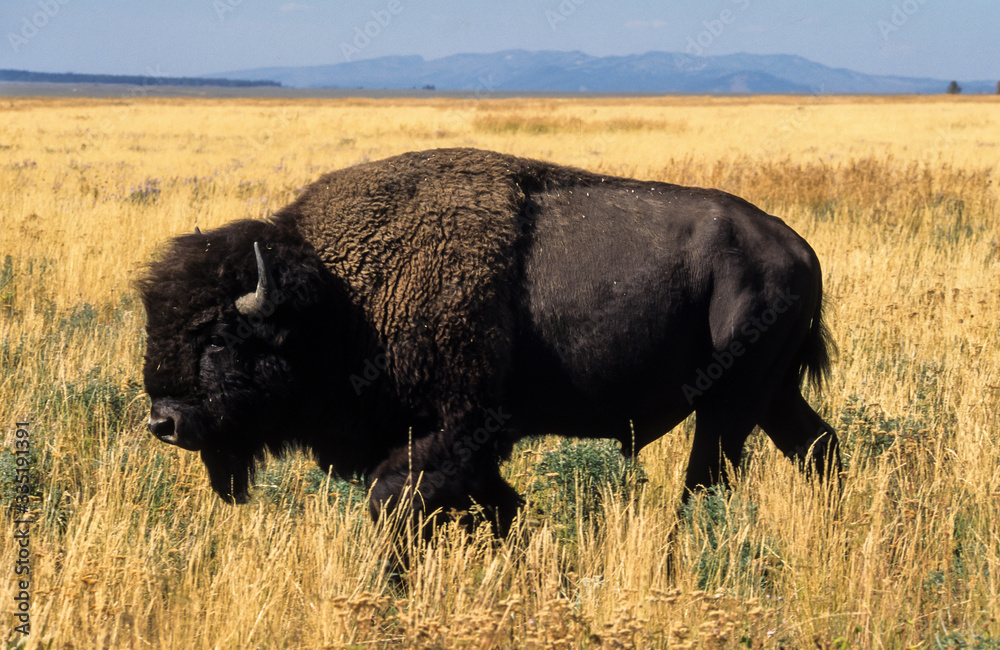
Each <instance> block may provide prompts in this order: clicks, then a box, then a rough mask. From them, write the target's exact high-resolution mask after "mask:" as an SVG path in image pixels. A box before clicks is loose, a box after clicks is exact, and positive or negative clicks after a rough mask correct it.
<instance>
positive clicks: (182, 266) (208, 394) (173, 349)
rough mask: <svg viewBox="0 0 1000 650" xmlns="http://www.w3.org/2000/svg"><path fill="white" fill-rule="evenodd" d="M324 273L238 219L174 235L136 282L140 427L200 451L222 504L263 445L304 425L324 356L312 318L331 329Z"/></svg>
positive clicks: (312, 260) (243, 485) (296, 250)
mask: <svg viewBox="0 0 1000 650" xmlns="http://www.w3.org/2000/svg"><path fill="white" fill-rule="evenodd" d="M269 258H270V259H269ZM324 273H325V271H324V269H323V267H322V264H321V263H320V262H319V259H318V257H317V256H316V255H315V253H313V252H311V249H308V250H307V247H304V245H302V244H301V242H295V241H289V240H287V238H286V239H285V240H284V241H283V240H282V239H281V237H280V233H278V232H277V228H276V227H275V226H274V225H273V224H268V223H262V222H239V223H237V224H232V225H231V226H227V227H226V228H221V229H219V230H216V231H213V232H210V233H207V234H201V233H196V234H194V235H186V236H183V237H179V238H177V239H175V240H174V242H173V245H172V246H171V248H170V249H169V250H168V251H167V253H166V254H165V255H164V256H163V258H162V259H161V260H160V261H158V262H156V263H154V264H153V265H152V267H151V268H150V272H149V275H148V276H147V278H146V279H145V280H143V281H142V283H141V287H140V289H141V293H142V299H143V303H144V305H145V307H146V315H147V323H146V333H147V341H146V358H145V369H144V380H145V385H146V392H147V393H148V394H149V396H150V398H151V399H152V408H151V410H150V414H149V422H148V425H149V429H150V431H151V432H152V433H153V435H155V436H156V437H157V438H159V439H160V440H162V441H163V442H166V443H169V444H173V445H177V446H178V447H181V448H183V449H188V450H192V451H199V452H200V453H201V457H202V460H203V461H204V462H205V466H206V467H207V469H208V472H209V477H210V479H211V482H212V487H213V488H214V489H215V491H216V492H217V493H218V494H219V496H221V497H222V498H223V499H225V500H227V501H236V502H243V501H245V500H246V497H247V490H248V488H249V485H250V481H251V480H252V474H253V469H254V465H255V459H258V458H260V457H261V456H262V455H263V453H264V451H265V449H270V450H271V451H274V452H276V453H279V452H280V451H281V450H282V449H283V448H284V447H285V446H287V445H291V444H295V443H297V442H301V438H300V437H299V431H300V430H301V429H302V428H303V427H305V428H307V425H304V424H303V422H302V415H303V413H302V409H301V408H300V406H299V405H300V404H301V403H302V402H301V401H300V398H302V397H303V395H304V394H305V393H312V392H313V391H314V390H315V389H316V386H315V384H316V377H315V376H314V375H315V363H316V358H317V357H320V358H322V357H327V361H328V362H329V355H328V354H326V352H325V351H324V349H323V347H324V346H323V343H324V341H323V337H318V336H317V332H318V331H319V323H318V321H324V320H325V321H327V323H326V326H327V327H329V326H330V323H329V314H328V313H327V312H328V311H329V307H330V301H329V299H328V297H325V296H323V295H321V294H322V293H323V292H324V287H325V285H327V284H328V282H327V281H326V280H325V279H324V278H323V274H324ZM327 275H328V274H327ZM327 334H328V336H329V335H332V334H333V332H332V331H329V330H328V331H327Z"/></svg>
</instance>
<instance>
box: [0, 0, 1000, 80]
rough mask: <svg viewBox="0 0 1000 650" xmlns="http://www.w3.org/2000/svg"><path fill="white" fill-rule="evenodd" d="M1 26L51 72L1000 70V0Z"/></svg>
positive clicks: (274, 10) (112, 9)
mask: <svg viewBox="0 0 1000 650" xmlns="http://www.w3.org/2000/svg"><path fill="white" fill-rule="evenodd" d="M365 31H367V34H365V33H364V32H365ZM0 36H2V41H0V68H15V69H26V70H35V71H43V72H89V73H114V74H139V75H154V76H196V75H200V74H210V73H216V72H224V71H229V70H240V69H246V68H257V67H273V66H299V65H323V64H330V63H340V62H343V61H344V60H345V57H349V58H352V59H362V58H372V57H378V56H385V55H396V54H419V55H422V56H424V57H425V58H438V57H442V56H447V55H449V54H456V53H460V52H493V51H498V50H504V49H512V48H519V49H527V50H580V51H583V52H585V53H587V54H592V55H598V56H600V55H609V54H614V55H620V54H631V53H641V52H647V51H651V50H660V51H667V52H684V51H688V52H689V53H700V54H704V55H716V54H731V53H736V52H750V53H755V54H797V55H800V56H804V57H806V58H809V59H812V60H814V61H817V62H819V63H823V64H825V65H829V66H832V67H843V68H850V69H853V70H857V71H859V72H864V73H870V74H894V75H905V76H925V77H935V78H944V79H959V80H961V79H966V80H971V79H985V80H992V79H1000V1H998V0H836V1H834V0H799V1H793V0H682V1H678V2H664V1H662V0H661V1H659V2H654V1H652V0H635V1H633V2H612V1H611V0H540V1H538V2H529V1H527V0H512V1H509V2H499V1H498V0H466V1H464V2H463V1H460V0H441V1H438V2H434V1H432V0H345V1H341V2H320V1H319V0H299V1H298V2H287V1H285V0H0ZM358 45H361V47H358Z"/></svg>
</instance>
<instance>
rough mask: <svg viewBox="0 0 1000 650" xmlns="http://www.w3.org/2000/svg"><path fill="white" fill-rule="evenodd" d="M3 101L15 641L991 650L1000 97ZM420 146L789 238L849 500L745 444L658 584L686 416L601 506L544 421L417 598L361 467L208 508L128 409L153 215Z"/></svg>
mask: <svg viewBox="0 0 1000 650" xmlns="http://www.w3.org/2000/svg"><path fill="white" fill-rule="evenodd" d="M6 103H7V106H5V107H4V109H3V115H4V117H3V123H2V124H3V126H2V130H0V156H2V157H0V220H2V228H0V332H2V338H0V371H2V372H0V422H2V423H3V431H4V433H5V438H4V442H5V446H4V451H3V454H2V457H0V480H2V482H3V490H4V491H5V496H7V497H8V498H7V501H6V502H8V503H9V502H10V501H11V497H12V495H13V486H12V484H11V481H12V478H13V467H14V464H13V454H12V453H10V452H9V450H11V449H13V442H12V440H13V433H14V425H15V422H18V421H25V420H26V421H28V422H30V423H31V425H30V427H29V428H30V431H31V435H32V443H33V445H34V456H33V463H34V467H35V470H36V475H35V485H36V489H35V493H34V495H33V501H32V506H31V517H32V518H33V520H34V523H33V524H32V526H31V553H32V555H31V562H32V565H31V568H32V574H31V580H32V588H33V590H34V591H33V600H32V603H31V635H30V636H29V637H27V638H26V639H23V641H24V642H25V644H26V646H27V647H36V646H40V645H41V646H49V645H51V646H52V647H108V648H119V647H135V648H139V647H220V648H243V647H268V648H271V647H282V648H283V647H289V648H292V647H344V646H355V647H368V646H376V647H379V646H381V647H384V646H390V645H393V646H395V645H400V646H406V647H434V646H438V647H454V646H459V647H472V648H479V647H519V648H520V647H598V646H607V647H631V646H635V647H668V646H669V647H679V648H682V647H710V648H712V647H719V648H722V647H797V648H804V647H821V648H827V647H830V648H832V647H911V646H917V647H924V648H928V647H930V648H933V647H950V646H953V647H966V646H968V647H998V646H1000V622H998V621H997V612H1000V516H998V514H1000V448H998V442H997V434H998V433H1000V415H998V408H997V403H998V400H1000V325H998V316H1000V214H998V199H1000V196H998V190H997V182H998V180H1000V177H998V173H997V170H996V169H994V165H995V164H996V160H997V157H998V145H1000V113H998V111H997V109H998V106H997V104H998V102H997V100H996V99H995V98H988V97H982V98H976V97H934V98H921V99H909V98H890V99H870V98H801V97H794V98H788V97H778V98H767V97H764V98H736V99H730V98H642V99H586V100H569V99H565V100H564V99H511V100H498V99H482V100H472V99H470V100H443V99H427V100H362V99H358V100H302V101H290V100H257V101H251V100H154V99H147V98H122V99H121V100H83V99H80V100H13V101H9V102H6ZM438 146H476V147H483V148H491V149H498V150H501V151H506V152H510V153H514V154H518V155H525V156H531V157H537V158H545V159H550V160H554V161H557V162H561V163H566V164H573V165H578V166H582V167H586V168H590V169H594V170H599V171H604V172H607V173H617V174H623V175H629V176H638V177H643V178H650V179H656V180H664V181H670V182H679V183H687V184H697V185H705V186H713V187H720V188H722V189H725V190H728V191H731V192H733V193H736V194H739V195H741V196H743V197H745V198H747V199H748V200H750V201H752V202H754V203H757V204H758V205H760V206H761V207H763V208H764V209H766V210H768V211H770V212H771V213H773V214H777V215H779V216H781V217H782V218H784V219H785V220H786V221H787V222H788V223H789V224H790V225H792V226H793V227H794V228H795V229H796V230H798V231H799V232H800V233H801V234H802V235H803V236H805V237H806V238H807V239H808V240H809V241H810V243H811V244H812V245H813V247H814V248H815V249H816V250H817V252H818V253H819V256H820V258H821V260H822V261H823V265H824V272H825V278H826V296H827V298H828V313H829V316H830V323H831V326H832V329H833V332H834V333H835V338H836V339H837V341H838V343H839V347H840V354H839V357H838V359H837V362H836V364H835V367H834V373H833V379H832V381H831V382H830V385H829V387H828V388H827V390H826V391H825V392H824V393H823V394H822V395H812V396H811V401H812V402H813V403H814V404H815V405H817V407H818V408H819V409H820V410H821V412H822V413H823V415H824V416H825V417H826V418H827V419H828V421H830V423H831V424H833V425H834V426H835V427H836V428H837V429H838V431H840V433H841V435H842V437H843V441H844V443H843V444H844V451H845V458H846V460H847V471H846V475H845V477H844V489H843V491H842V493H841V494H839V495H837V496H836V497H835V498H832V497H831V495H828V494H826V493H824V492H823V491H822V490H820V489H819V488H817V486H815V485H811V484H809V482H807V481H806V480H804V479H803V477H802V476H800V475H799V474H798V473H797V472H796V471H795V469H794V468H793V467H792V466H791V465H790V464H789V463H787V462H786V461H784V460H783V459H782V458H781V457H780V454H778V453H777V452H776V451H775V450H774V448H773V447H772V446H771V445H770V443H769V442H768V441H767V440H766V438H764V437H762V436H757V437H754V438H753V439H752V441H751V444H750V445H749V447H750V449H749V450H748V454H747V456H748V457H747V461H746V466H745V471H744V473H743V477H742V479H741V480H740V481H739V483H738V485H736V486H735V488H734V489H733V490H732V491H731V492H730V493H728V494H725V495H718V494H708V495H705V496H704V497H703V498H702V499H700V500H699V502H698V503H697V504H696V505H695V507H694V509H693V511H692V512H691V513H689V516H688V518H687V519H686V520H685V521H684V522H683V523H682V525H681V527H680V529H679V533H678V535H677V538H676V547H677V557H678V561H677V567H676V576H675V577H674V578H673V579H671V578H670V577H669V576H668V572H667V554H666V551H665V548H664V547H665V544H666V541H667V536H668V533H669V531H670V530H671V529H672V528H673V526H674V525H675V523H676V522H677V517H676V513H675V507H676V501H677V498H678V496H679V494H680V486H681V477H682V472H683V468H684V464H685V462H686V454H687V445H688V436H689V434H690V431H691V428H690V422H688V423H685V425H684V426H682V427H680V428H679V429H678V430H676V431H674V432H672V433H670V434H668V435H667V436H665V437H664V438H663V439H662V440H661V441H659V442H658V443H656V444H655V445H653V446H651V447H650V448H649V449H647V450H645V451H643V453H642V454H641V455H640V458H639V461H640V462H641V464H642V472H643V473H644V475H645V476H646V477H648V482H642V481H639V480H636V477H635V476H634V475H632V476H631V478H630V479H628V480H625V481H624V487H623V486H622V485H621V484H619V485H618V486H617V487H615V486H607V487H604V488H603V492H604V495H605V497H604V498H603V499H602V500H600V502H599V503H597V505H594V506H593V507H594V508H596V509H597V513H596V514H595V515H593V516H586V517H585V516H583V515H582V514H580V513H582V512H584V511H585V510H586V508H584V507H583V506H582V499H583V497H582V496H581V494H582V493H583V487H584V485H583V484H584V483H585V482H586V479H587V478H588V477H587V476H572V475H569V473H567V472H566V471H565V470H563V471H562V474H560V472H552V471H548V470H549V469H551V467H550V466H547V465H545V463H546V462H548V461H551V460H552V459H553V458H559V457H560V456H559V454H564V455H565V454H567V453H570V452H568V451H567V448H565V447H563V446H562V445H560V444H559V443H558V442H557V441H553V440H542V441H536V442H533V443H531V444H529V445H525V446H524V448H522V449H521V450H520V451H519V453H518V454H517V455H516V456H515V457H514V458H513V459H512V461H511V462H510V463H509V464H508V466H507V467H506V468H505V471H506V473H507V474H508V476H509V477H510V478H511V480H512V481H513V482H514V483H515V484H516V485H517V486H518V487H519V488H520V489H522V490H524V491H526V492H527V493H528V494H529V496H530V497H531V499H532V506H531V507H530V508H529V509H528V511H527V512H526V515H525V516H524V517H523V518H522V520H521V521H520V523H519V526H520V529H519V533H518V534H517V535H515V537H516V538H517V541H516V542H512V543H507V544H494V543H493V542H491V541H490V540H489V539H488V538H487V537H486V536H484V535H482V534H477V535H473V536H469V535H466V534H464V533H462V532H460V531H456V530H448V531H445V532H444V533H443V534H442V537H441V538H440V539H439V540H438V542H437V543H436V544H434V545H431V546H429V547H421V548H419V549H416V550H415V553H416V555H417V556H418V557H419V561H418V562H417V563H416V566H415V567H414V569H413V571H412V575H411V576H410V581H409V587H408V588H406V589H404V588H401V587H399V586H398V585H394V584H393V583H392V582H391V581H390V580H389V579H388V577H387V576H386V575H385V572H384V571H383V568H382V564H381V560H382V558H383V557H384V555H385V553H386V548H387V545H386V539H387V537H386V533H385V531H381V530H376V529H375V528H374V527H373V526H372V524H371V523H370V522H369V521H368V518H367V514H366V510H365V507H364V504H363V494H361V493H360V491H359V490H360V489H359V488H358V487H357V486H352V485H350V484H347V483H343V482H338V481H334V480H331V479H328V478H326V477H325V476H324V475H322V474H321V473H320V472H319V471H318V470H316V468H315V466H314V465H313V464H312V463H311V462H310V461H308V460H306V459H305V458H303V457H300V456H295V457H292V458H290V459H287V460H284V461H280V462H273V463H271V464H270V465H269V469H268V471H267V472H266V473H265V474H264V475H263V477H262V481H261V483H262V485H261V486H260V487H258V488H257V490H256V491H255V495H256V496H255V498H254V500H253V501H252V502H251V503H250V504H249V505H247V506H244V507H235V508H234V507H228V506H224V505H222V504H221V503H219V501H218V499H217V498H216V497H215V496H214V495H213V494H212V493H211V491H210V490H209V488H208V486H207V480H206V478H205V475H204V469H203V468H202V467H201V463H200V461H199V460H198V458H197V457H196V455H194V454H190V453H187V452H184V451H181V450H177V449H172V448H168V447H167V446H165V445H162V444H159V443H157V442H153V441H151V440H150V439H149V437H148V435H146V434H145V433H144V430H143V421H144V417H145V410H146V408H147V406H148V404H147V401H146V399H145V397H144V395H143V394H142V391H141V387H140V385H139V383H138V382H139V380H140V361H141V354H142V325H143V315H142V311H141V307H140V306H139V305H138V303H137V301H136V298H135V294H134V290H133V288H132V281H133V280H134V279H135V278H136V277H137V275H138V274H139V273H141V269H142V265H143V264H144V263H145V262H146V261H148V260H149V259H150V257H151V256H152V255H153V254H154V251H155V250H156V248H157V246H158V245H160V244H161V243H162V242H163V241H164V240H165V239H166V238H168V237H170V236H171V235H174V234H177V233H181V232H189V231H191V230H192V229H193V228H194V226H195V225H198V226H200V227H202V228H210V227H213V226H218V225H220V224H222V223H225V222H228V221H231V220H233V219H238V218H244V217H261V216H265V215H267V214H268V213H269V212H270V211H273V210H275V209H277V208H278V207H280V206H282V205H283V204H285V203H286V202H287V201H289V200H290V199H291V198H292V197H293V196H294V195H295V193H296V191H297V190H298V189H299V188H301V187H302V186H303V185H305V184H306V183H308V182H309V181H311V180H312V179H314V178H315V177H316V176H317V175H318V174H319V173H320V172H321V171H327V170H332V169H336V168H339V167H343V166H346V165H350V164H353V163H357V162H359V161H362V160H367V159H377V158H381V157H385V156H388V155H392V154H395V153H399V152H402V151H407V150H413V149H421V148H430V147H438ZM572 449H576V450H577V451H575V452H573V453H577V454H578V455H580V457H582V458H585V459H595V458H598V457H599V456H600V454H601V453H603V452H602V450H601V448H599V447H594V446H589V447H587V446H583V447H574V448H572ZM546 459H548V461H546ZM588 467H589V465H588ZM550 475H551V476H550ZM602 476H603V475H602ZM540 486H541V487H540ZM571 486H576V487H575V488H573V489H571ZM570 493H572V494H575V495H576V496H575V497H574V498H575V499H576V501H575V503H576V507H570V505H571V504H569V503H566V501H567V498H566V495H567V494H570ZM570 500H572V499H570ZM574 513H576V514H574ZM8 530H11V527H10V526H8ZM5 540H6V541H5V542H4V543H3V544H2V545H0V566H4V567H8V568H7V569H5V571H7V574H8V577H7V579H5V580H2V581H0V602H3V603H5V605H4V607H5V608H6V609H7V610H8V611H13V609H14V608H15V607H14V603H15V601H14V600H13V599H14V596H15V594H16V591H17V589H16V588H17V585H16V582H15V575H14V569H13V567H14V562H15V558H16V553H17V549H16V547H15V544H14V541H13V539H12V537H11V535H10V533H8V534H7V536H6V537H5ZM7 620H8V621H11V623H10V626H9V627H10V628H13V625H14V624H15V623H14V622H13V619H10V618H8V619H7ZM10 638H11V639H12V640H11V642H10V643H11V644H13V643H16V639H17V638H18V636H17V635H12V636H11V637H10ZM963 644H964V645H963Z"/></svg>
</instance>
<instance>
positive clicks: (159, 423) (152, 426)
mask: <svg viewBox="0 0 1000 650" xmlns="http://www.w3.org/2000/svg"><path fill="white" fill-rule="evenodd" d="M146 426H147V427H149V431H150V433H152V434H153V435H154V436H156V437H157V438H159V439H160V440H162V441H163V442H169V443H173V442H174V439H175V437H174V419H173V418H172V417H169V416H167V417H160V416H153V415H150V416H149V420H148V421H147V422H146Z"/></svg>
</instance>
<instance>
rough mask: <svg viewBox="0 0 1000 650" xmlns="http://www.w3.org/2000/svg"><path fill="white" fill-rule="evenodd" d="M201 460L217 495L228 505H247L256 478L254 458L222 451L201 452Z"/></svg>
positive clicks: (203, 450)
mask: <svg viewBox="0 0 1000 650" xmlns="http://www.w3.org/2000/svg"><path fill="white" fill-rule="evenodd" d="M201 460H202V461H203V462H204V463H205V468H206V469H207V470H208V478H209V480H210V481H211V483H212V489H213V490H215V493H216V494H218V495H219V497H221V498H222V500H223V501H226V502H227V503H246V502H247V500H248V498H249V496H250V495H249V491H250V484H251V482H252V481H253V476H254V469H255V463H254V457H253V454H250V455H240V454H232V453H227V452H225V451H223V450H221V449H216V450H208V449H202V450H201Z"/></svg>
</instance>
